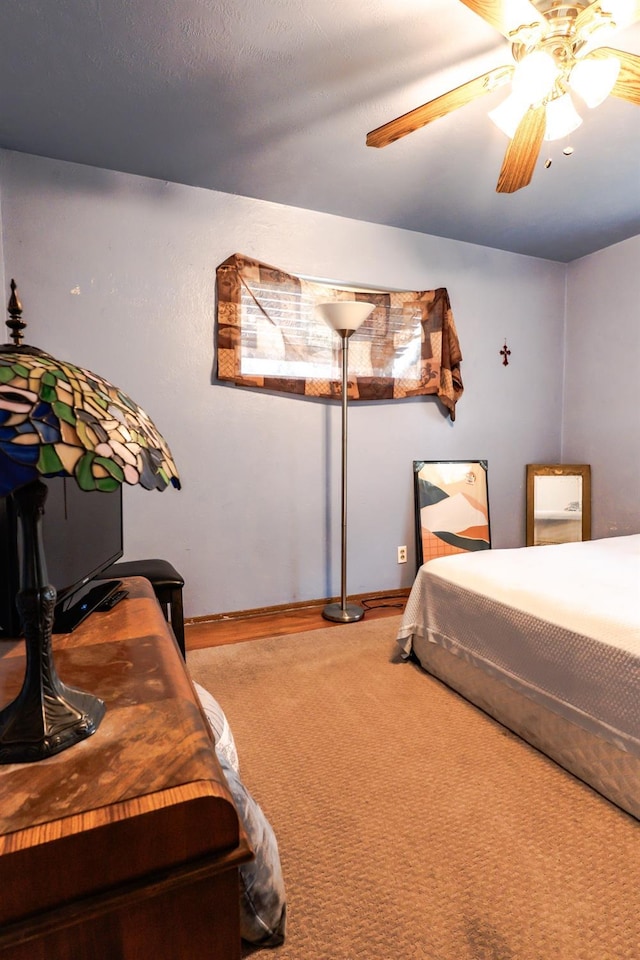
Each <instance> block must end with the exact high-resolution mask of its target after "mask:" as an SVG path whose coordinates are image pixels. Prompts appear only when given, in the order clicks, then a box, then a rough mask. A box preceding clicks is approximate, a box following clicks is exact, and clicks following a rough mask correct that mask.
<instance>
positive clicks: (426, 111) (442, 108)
mask: <svg viewBox="0 0 640 960" xmlns="http://www.w3.org/2000/svg"><path fill="white" fill-rule="evenodd" d="M513 70H514V68H513V67H511V66H506V67H495V69H493V70H490V71H489V72H488V73H483V74H482V76H481V77H476V78H475V80H469V81H467V83H463V84H462V85H461V86H459V87H456V88H455V90H449V92H448V93H443V95H442V96H441V97H436V99H435V100H430V101H429V102H428V103H423V104H422V106H421V107H416V108H415V109H414V110H409V112H408V113H404V114H403V115H402V116H401V117H397V118H396V119H395V120H390V121H389V122H388V123H383V124H382V126H381V127H376V129H375V130H371V132H370V133H368V134H367V146H368V147H386V146H387V145H388V144H389V143H393V141H394V140H399V139H400V137H406V135H407V134H408V133H413V131H414V130H419V129H420V128H421V127H426V125H427V124H428V123H431V121H432V120H437V119H438V118H439V117H444V116H446V115H447V114H448V113H451V112H452V111H453V110H457V109H458V107H464V106H465V104H467V103H471V102H472V100H476V99H477V98H478V97H481V96H482V95H483V94H485V93H491V91H492V90H495V89H496V87H498V86H500V84H502V83H506V82H507V80H509V79H510V78H511V75H512V74H513Z"/></svg>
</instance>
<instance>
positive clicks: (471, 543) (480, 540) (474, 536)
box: [413, 460, 491, 567]
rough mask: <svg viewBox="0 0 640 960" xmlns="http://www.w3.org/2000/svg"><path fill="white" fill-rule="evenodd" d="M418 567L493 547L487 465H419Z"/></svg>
mask: <svg viewBox="0 0 640 960" xmlns="http://www.w3.org/2000/svg"><path fill="white" fill-rule="evenodd" d="M413 480H414V493H415V509H416V558H417V563H418V567H421V566H422V564H423V563H426V562H427V560H432V559H434V557H444V556H448V555H449V554H454V553H465V552H468V551H470V550H488V549H490V547H491V534H490V526H489V489H488V481H487V461H486V460H414V462H413Z"/></svg>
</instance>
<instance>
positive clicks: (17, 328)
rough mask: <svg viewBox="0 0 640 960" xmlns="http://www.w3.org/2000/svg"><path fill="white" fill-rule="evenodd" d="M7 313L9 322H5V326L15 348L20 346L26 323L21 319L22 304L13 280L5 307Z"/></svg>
mask: <svg viewBox="0 0 640 960" xmlns="http://www.w3.org/2000/svg"><path fill="white" fill-rule="evenodd" d="M7 310H8V311H9V317H10V319H9V320H6V321H5V322H6V324H7V326H8V327H9V330H10V331H11V339H12V340H13V342H14V344H15V346H16V347H18V346H19V345H20V341H21V340H22V331H23V330H24V328H25V327H26V323H25V322H24V320H22V319H21V317H22V304H21V303H20V299H19V297H18V294H17V293H16V282H15V280H12V281H11V296H10V297H9V304H8V306H7Z"/></svg>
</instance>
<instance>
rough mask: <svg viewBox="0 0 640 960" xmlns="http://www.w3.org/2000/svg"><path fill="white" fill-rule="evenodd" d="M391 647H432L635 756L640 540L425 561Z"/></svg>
mask: <svg viewBox="0 0 640 960" xmlns="http://www.w3.org/2000/svg"><path fill="white" fill-rule="evenodd" d="M398 642H399V643H400V645H401V647H402V649H403V651H404V652H405V654H408V653H409V652H410V651H411V650H412V649H414V650H415V652H416V654H417V655H418V658H419V656H420V650H419V647H420V644H424V643H436V644H439V645H441V646H443V647H445V648H446V649H448V650H449V651H450V652H451V653H453V654H454V655H456V656H459V657H463V658H465V659H467V660H468V661H469V662H473V663H474V664H475V665H476V666H480V667H481V669H484V670H485V671H487V672H489V673H491V674H492V675H494V676H498V677H499V678H500V679H502V680H503V681H504V682H505V683H507V684H509V685H511V686H512V687H513V688H514V689H519V690H520V691H521V692H524V693H525V695H526V696H528V697H530V698H531V699H533V700H535V701H536V702H538V703H541V704H543V705H544V706H546V707H548V708H550V709H552V710H555V711H556V712H558V713H560V714H561V715H563V716H566V717H567V718H568V719H571V720H573V721H575V722H579V723H581V724H583V726H584V727H585V728H586V729H590V730H593V731H594V732H598V733H599V734H600V733H602V732H604V735H606V736H607V737H608V738H609V739H610V740H611V741H612V742H615V743H617V744H619V745H620V746H623V748H624V749H627V750H629V749H632V750H633V752H636V753H640V535H634V536H627V537H611V538H608V539H604V540H592V541H587V542H585V543H571V544H557V545H553V546H541V547H523V548H519V549H512V550H486V551H482V552H478V553H468V554H458V555H456V556H452V557H442V558H438V559H435V560H431V561H430V562H428V563H426V564H425V565H424V566H423V567H421V568H420V570H419V571H418V574H417V577H416V580H415V583H414V585H413V588H412V590H411V594H410V597H409V600H408V602H407V606H406V609H405V613H404V615H403V619H402V623H401V627H400V630H399V633H398Z"/></svg>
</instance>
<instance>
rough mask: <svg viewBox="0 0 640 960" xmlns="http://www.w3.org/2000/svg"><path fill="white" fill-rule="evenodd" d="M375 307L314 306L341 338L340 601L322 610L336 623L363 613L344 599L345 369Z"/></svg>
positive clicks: (353, 302) (346, 304) (347, 304)
mask: <svg viewBox="0 0 640 960" xmlns="http://www.w3.org/2000/svg"><path fill="white" fill-rule="evenodd" d="M374 308H375V304H374V303H366V302H364V301H362V300H339V301H336V302H334V303H319V304H318V305H317V310H318V313H319V314H320V316H321V317H322V319H323V320H324V321H325V323H327V324H328V325H329V326H330V327H331V329H332V330H335V332H336V333H337V334H339V336H340V339H341V341H342V573H341V580H340V583H341V594H340V603H328V604H327V605H326V607H324V609H323V611H322V616H323V617H324V618H325V620H333V621H334V622H335V623H354V622H355V621H356V620H362V618H363V617H364V608H363V607H361V606H359V605H358V604H357V603H347V386H348V380H347V372H348V366H349V337H351V336H352V335H353V334H354V333H355V332H356V330H357V329H358V328H359V327H360V326H361V324H362V323H364V321H365V320H366V319H367V317H368V316H369V314H370V313H371V311H372V310H373V309H374Z"/></svg>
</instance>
